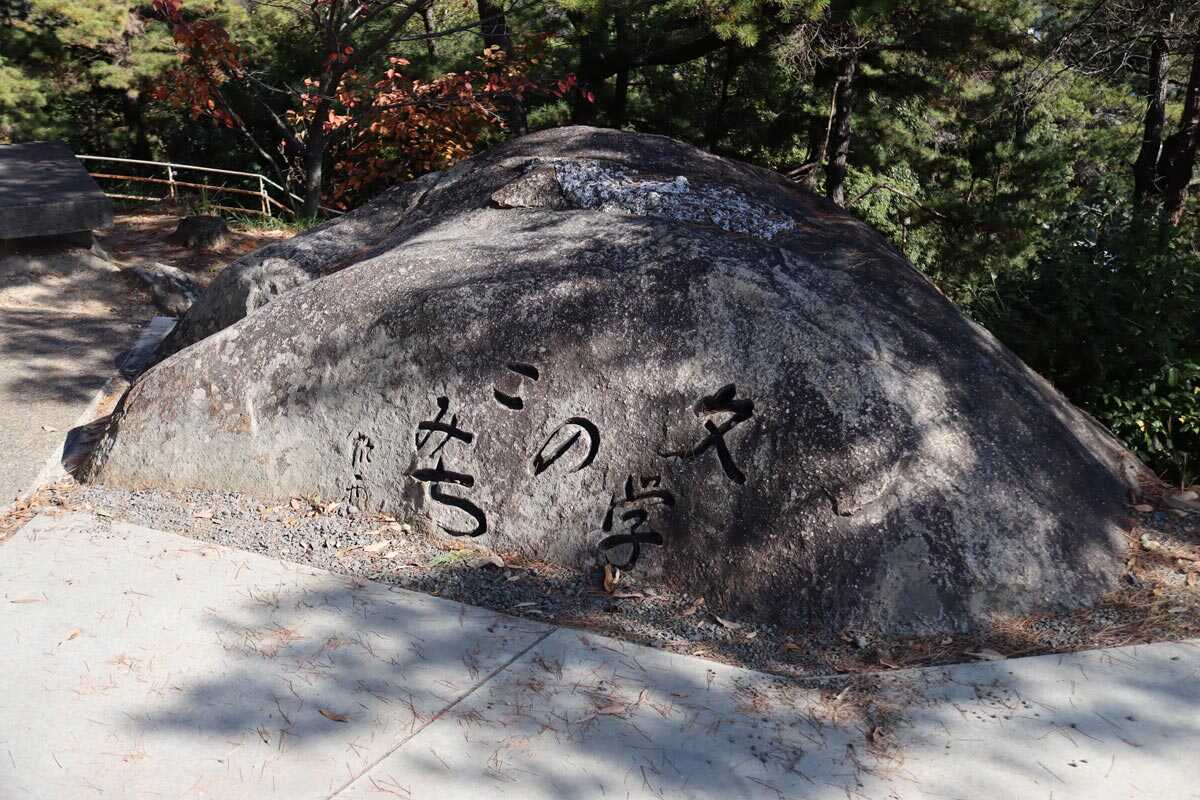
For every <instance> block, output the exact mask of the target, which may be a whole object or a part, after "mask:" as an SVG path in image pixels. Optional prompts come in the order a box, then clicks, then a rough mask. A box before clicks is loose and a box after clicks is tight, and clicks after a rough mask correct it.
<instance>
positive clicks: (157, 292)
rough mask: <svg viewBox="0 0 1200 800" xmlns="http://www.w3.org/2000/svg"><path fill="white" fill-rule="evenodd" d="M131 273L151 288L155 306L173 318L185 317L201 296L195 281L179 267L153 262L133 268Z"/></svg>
mask: <svg viewBox="0 0 1200 800" xmlns="http://www.w3.org/2000/svg"><path fill="white" fill-rule="evenodd" d="M130 272H132V273H133V274H134V275H137V276H138V277H139V278H140V279H141V280H142V282H143V283H145V284H146V286H148V287H149V288H150V293H151V294H152V295H153V296H154V305H156V306H158V309H159V310H160V311H162V312H163V313H164V314H168V315H170V316H172V317H181V316H183V315H184V313H185V312H186V311H187V310H188V309H189V308H191V307H192V304H193V303H195V302H196V298H198V297H199V296H200V287H199V285H197V283H196V281H195V279H193V278H192V276H191V275H188V274H187V273H186V272H184V271H183V270H181V269H179V268H178V267H172V266H170V265H168V264H160V263H158V262H151V263H149V264H142V265H139V266H135V267H131V268H130Z"/></svg>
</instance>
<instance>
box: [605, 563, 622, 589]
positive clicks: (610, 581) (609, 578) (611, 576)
mask: <svg viewBox="0 0 1200 800" xmlns="http://www.w3.org/2000/svg"><path fill="white" fill-rule="evenodd" d="M620 580H621V570H619V569H617V568H616V567H614V566H613V565H612V564H605V565H604V591H606V592H608V593H609V594H612V593H613V590H614V589H616V587H617V584H618V583H619V582H620Z"/></svg>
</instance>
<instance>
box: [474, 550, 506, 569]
mask: <svg viewBox="0 0 1200 800" xmlns="http://www.w3.org/2000/svg"><path fill="white" fill-rule="evenodd" d="M467 566H468V567H470V568H471V569H481V568H483V567H496V568H497V569H504V559H503V558H501V557H500V556H498V555H496V554H495V553H489V554H488V555H482V556H476V557H475V558H472V559H470V560H469V561H467Z"/></svg>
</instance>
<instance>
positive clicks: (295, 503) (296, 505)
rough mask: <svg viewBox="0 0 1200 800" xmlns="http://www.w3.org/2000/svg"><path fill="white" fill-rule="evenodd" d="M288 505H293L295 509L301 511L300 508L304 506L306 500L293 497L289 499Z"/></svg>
mask: <svg viewBox="0 0 1200 800" xmlns="http://www.w3.org/2000/svg"><path fill="white" fill-rule="evenodd" d="M288 505H290V506H291V507H292V510H293V511H299V510H300V509H302V508H304V501H303V500H301V499H300V498H299V497H293V498H292V499H291V500H290V501H289V503H288Z"/></svg>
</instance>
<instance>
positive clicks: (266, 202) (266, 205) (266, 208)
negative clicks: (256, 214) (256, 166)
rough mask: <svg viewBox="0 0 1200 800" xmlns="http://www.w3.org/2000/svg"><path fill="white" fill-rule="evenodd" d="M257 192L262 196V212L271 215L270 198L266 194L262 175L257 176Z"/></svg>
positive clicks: (265, 185)
mask: <svg viewBox="0 0 1200 800" xmlns="http://www.w3.org/2000/svg"><path fill="white" fill-rule="evenodd" d="M258 194H259V196H260V197H262V210H263V214H264V215H266V216H267V217H270V216H271V198H270V197H269V196H268V195H267V184H266V183H265V182H264V181H263V176H262V175H259V176H258Z"/></svg>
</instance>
